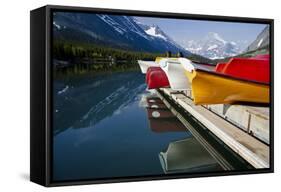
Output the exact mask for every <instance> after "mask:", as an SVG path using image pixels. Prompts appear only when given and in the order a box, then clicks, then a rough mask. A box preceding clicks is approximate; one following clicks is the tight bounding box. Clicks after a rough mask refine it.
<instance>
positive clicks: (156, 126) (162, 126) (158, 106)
mask: <svg viewBox="0 0 281 192" xmlns="http://www.w3.org/2000/svg"><path fill="white" fill-rule="evenodd" d="M146 110H147V116H148V120H149V126H150V129H151V130H152V131H153V132H156V133H162V132H179V131H187V129H186V128H185V127H184V125H183V124H181V123H180V121H179V120H178V119H177V118H176V116H175V115H174V114H173V113H172V112H171V111H170V110H169V109H168V108H167V107H166V105H165V104H164V103H163V102H162V101H161V100H160V99H159V98H156V97H147V107H146Z"/></svg>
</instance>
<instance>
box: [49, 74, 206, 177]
mask: <svg viewBox="0 0 281 192" xmlns="http://www.w3.org/2000/svg"><path fill="white" fill-rule="evenodd" d="M144 82H145V76H144V75H142V74H140V73H139V72H122V73H121V72H120V73H112V74H109V73H108V74H101V75H98V76H91V75H85V76H83V77H75V78H69V79H65V80H62V79H60V80H54V93H53V94H54V95H53V97H54V112H53V114H54V122H53V125H54V130H53V138H54V139H53V179H54V180H56V181H62V180H77V179H78V180H80V179H95V178H112V177H124V176H146V175H160V174H167V173H168V172H169V171H168V172H167V170H165V165H164V164H165V160H164V161H163V159H162V160H161V155H160V153H161V152H162V157H163V153H165V152H167V151H168V146H169V144H170V143H175V142H176V143H177V144H175V145H173V147H171V148H170V150H169V153H175V150H174V149H176V148H177V147H178V148H180V147H181V148H182V146H188V145H189V144H188V143H187V144H186V142H185V141H188V140H189V138H192V135H191V134H190V132H188V131H187V130H186V129H185V128H183V127H182V125H181V124H180V122H179V121H178V120H177V119H176V117H174V116H173V115H172V114H171V113H170V112H169V111H168V110H167V109H166V108H165V105H164V104H163V103H162V102H161V100H160V99H157V98H156V97H155V95H152V94H151V93H150V92H148V91H146V85H145V84H144ZM149 100H151V101H152V103H149V102H148V101H149ZM154 104H155V105H156V107H157V108H158V109H155V105H154ZM155 111H156V112H155ZM159 114H160V117H161V118H162V117H163V118H162V120H161V118H160V119H159ZM177 141H184V142H185V144H184V143H183V142H180V143H179V142H177ZM188 142H189V143H190V141H188ZM186 148H187V147H185V149H180V150H186ZM176 151H179V150H176ZM178 153H179V152H178ZM182 153H183V155H184V153H185V152H182ZM186 153H188V152H186ZM164 156H165V155H164ZM174 157H176V155H173V156H171V154H170V155H169V154H168V156H167V157H166V158H167V159H169V158H170V159H171V160H168V161H167V162H166V163H167V164H169V163H170V165H171V166H170V167H173V166H172V165H174V164H175V162H176V161H177V159H178V158H174ZM207 159H208V158H207ZM202 161H204V159H202ZM163 162H164V164H163ZM176 165H181V162H180V163H177V162H176ZM183 166H186V165H183ZM170 167H169V168H170ZM178 167H179V168H178ZM178 167H177V166H175V169H176V170H177V169H180V166H178ZM169 168H167V167H166V169H169ZM179 171H180V170H179Z"/></svg>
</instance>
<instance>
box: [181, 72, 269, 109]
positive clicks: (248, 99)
mask: <svg viewBox="0 0 281 192" xmlns="http://www.w3.org/2000/svg"><path fill="white" fill-rule="evenodd" d="M185 74H186V76H187V77H188V79H189V81H190V82H191V87H192V97H193V99H194V103H195V104H196V105H204V104H235V103H263V104H268V103H269V102H270V99H269V98H270V97H269V85H267V84H261V83H256V82H250V81H244V80H239V79H235V78H229V77H227V76H223V75H219V74H216V73H211V72H206V71H201V70H194V71H193V72H189V71H185Z"/></svg>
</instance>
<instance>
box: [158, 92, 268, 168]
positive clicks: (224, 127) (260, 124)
mask: <svg viewBox="0 0 281 192" xmlns="http://www.w3.org/2000/svg"><path fill="white" fill-rule="evenodd" d="M157 93H158V95H159V96H160V98H161V99H162V100H163V99H164V98H163V96H162V95H161V94H165V95H166V96H167V97H169V99H171V100H172V101H173V102H174V103H175V104H177V105H178V106H179V107H180V108H182V109H183V110H184V111H186V112H188V113H189V114H191V115H192V116H193V117H194V118H195V119H197V120H198V122H200V123H201V124H202V125H203V126H204V127H206V128H207V129H208V131H210V132H211V133H212V134H214V135H215V136H216V137H217V138H218V139H219V140H221V141H222V142H223V143H224V144H225V145H227V146H228V147H229V148H230V149H232V150H233V151H234V152H235V153H236V154H238V155H239V156H240V157H242V158H243V159H244V160H245V161H247V162H248V163H249V164H251V165H252V166H253V167H255V168H269V161H270V160H269V157H270V154H269V151H270V150H269V108H268V107H253V106H244V105H243V106H242V105H225V104H220V105H194V103H193V101H192V96H191V91H185V92H178V91H173V90H172V89H170V88H161V89H159V90H158V91H157ZM164 100H165V99H164ZM164 103H165V104H166V105H169V104H168V103H167V101H166V100H165V101H164ZM167 107H170V106H167ZM173 113H177V112H173ZM176 116H177V117H178V118H179V120H180V121H181V122H183V121H182V115H176ZM183 123H184V122H183ZM214 155H216V154H214ZM222 163H224V162H222ZM227 167H228V166H227Z"/></svg>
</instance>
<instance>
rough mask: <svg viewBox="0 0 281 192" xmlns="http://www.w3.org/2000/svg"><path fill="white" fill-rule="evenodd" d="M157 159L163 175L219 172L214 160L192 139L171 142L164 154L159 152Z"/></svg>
mask: <svg viewBox="0 0 281 192" xmlns="http://www.w3.org/2000/svg"><path fill="white" fill-rule="evenodd" d="M159 158H160V162H161V165H162V168H163V170H164V172H165V173H175V172H177V173H178V172H207V171H208V172H209V171H217V170H221V167H220V166H219V164H218V163H217V162H216V160H215V159H214V158H213V157H212V156H211V155H210V154H209V153H208V152H207V151H206V149H205V148H204V147H203V146H202V145H200V144H199V142H198V141H197V140H196V139H195V138H194V137H190V138H187V139H184V140H179V141H174V142H171V143H170V144H169V146H168V148H167V150H166V151H165V152H160V154H159Z"/></svg>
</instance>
